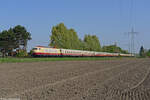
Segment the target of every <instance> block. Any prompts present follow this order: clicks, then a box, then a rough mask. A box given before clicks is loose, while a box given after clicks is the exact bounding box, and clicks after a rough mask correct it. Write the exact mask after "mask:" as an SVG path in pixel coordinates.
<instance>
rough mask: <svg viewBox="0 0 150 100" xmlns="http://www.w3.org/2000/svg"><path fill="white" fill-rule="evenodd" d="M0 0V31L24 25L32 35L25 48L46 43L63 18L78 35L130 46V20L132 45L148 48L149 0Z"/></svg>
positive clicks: (107, 43) (149, 35) (123, 46)
mask: <svg viewBox="0 0 150 100" xmlns="http://www.w3.org/2000/svg"><path fill="white" fill-rule="evenodd" d="M133 1H134V6H133V7H134V8H133V13H132V17H131V14H130V11H131V0H0V31H2V30H5V29H9V28H10V27H14V26H15V25H18V24H19V25H23V26H25V27H26V28H27V30H28V31H29V32H30V33H31V35H32V40H31V41H30V42H29V45H28V50H30V49H31V48H32V47H34V46H36V45H43V46H47V45H48V43H49V36H50V34H51V28H52V26H54V25H57V24H59V23H60V22H64V24H65V25H66V26H67V27H68V28H74V29H75V30H76V32H77V33H78V35H79V37H80V38H83V37H84V35H85V34H95V35H97V36H98V37H99V39H100V42H101V45H109V44H114V43H115V42H117V44H118V45H119V46H121V47H122V48H124V49H127V50H128V48H129V37H128V35H127V34H125V33H126V32H128V31H130V30H131V25H130V24H132V25H133V26H134V27H135V31H137V32H139V34H138V35H137V36H136V38H135V45H136V47H135V49H136V51H138V50H139V48H140V46H141V45H143V46H144V47H145V48H147V49H148V48H150V39H149V37H150V20H149V19H150V6H149V5H150V0H133Z"/></svg>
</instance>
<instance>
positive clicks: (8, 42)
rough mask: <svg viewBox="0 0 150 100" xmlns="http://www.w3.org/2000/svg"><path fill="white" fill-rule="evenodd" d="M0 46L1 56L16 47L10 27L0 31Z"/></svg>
mask: <svg viewBox="0 0 150 100" xmlns="http://www.w3.org/2000/svg"><path fill="white" fill-rule="evenodd" d="M0 48H1V52H2V53H3V56H5V55H6V53H11V52H12V51H13V49H15V48H16V41H15V35H14V33H13V31H12V29H11V28H10V29H9V30H8V31H7V30H4V31H2V32H1V33H0Z"/></svg>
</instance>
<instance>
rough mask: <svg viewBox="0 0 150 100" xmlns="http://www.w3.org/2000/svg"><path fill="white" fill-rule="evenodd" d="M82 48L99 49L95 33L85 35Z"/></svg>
mask: <svg viewBox="0 0 150 100" xmlns="http://www.w3.org/2000/svg"><path fill="white" fill-rule="evenodd" d="M84 49H85V50H89V51H100V49H101V46H100V42H99V39H98V37H97V36H96V35H85V37H84Z"/></svg>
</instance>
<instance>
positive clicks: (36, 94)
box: [0, 59, 150, 100]
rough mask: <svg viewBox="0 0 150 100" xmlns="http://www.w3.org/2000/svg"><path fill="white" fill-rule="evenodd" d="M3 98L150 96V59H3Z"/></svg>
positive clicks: (145, 99) (133, 99) (120, 99)
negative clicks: (5, 61)
mask: <svg viewBox="0 0 150 100" xmlns="http://www.w3.org/2000/svg"><path fill="white" fill-rule="evenodd" d="M0 98H18V99H20V100H150V59H121V60H106V61H53V62H52V61H51V62H32V63H1V64H0ZM0 100H1V99H0ZM14 100H15V99H14Z"/></svg>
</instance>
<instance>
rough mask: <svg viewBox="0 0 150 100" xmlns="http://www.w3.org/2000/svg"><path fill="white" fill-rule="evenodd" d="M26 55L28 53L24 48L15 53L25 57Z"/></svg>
mask: <svg viewBox="0 0 150 100" xmlns="http://www.w3.org/2000/svg"><path fill="white" fill-rule="evenodd" d="M26 56H28V53H27V52H26V51H24V50H20V51H19V52H18V53H17V54H16V57H26Z"/></svg>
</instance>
